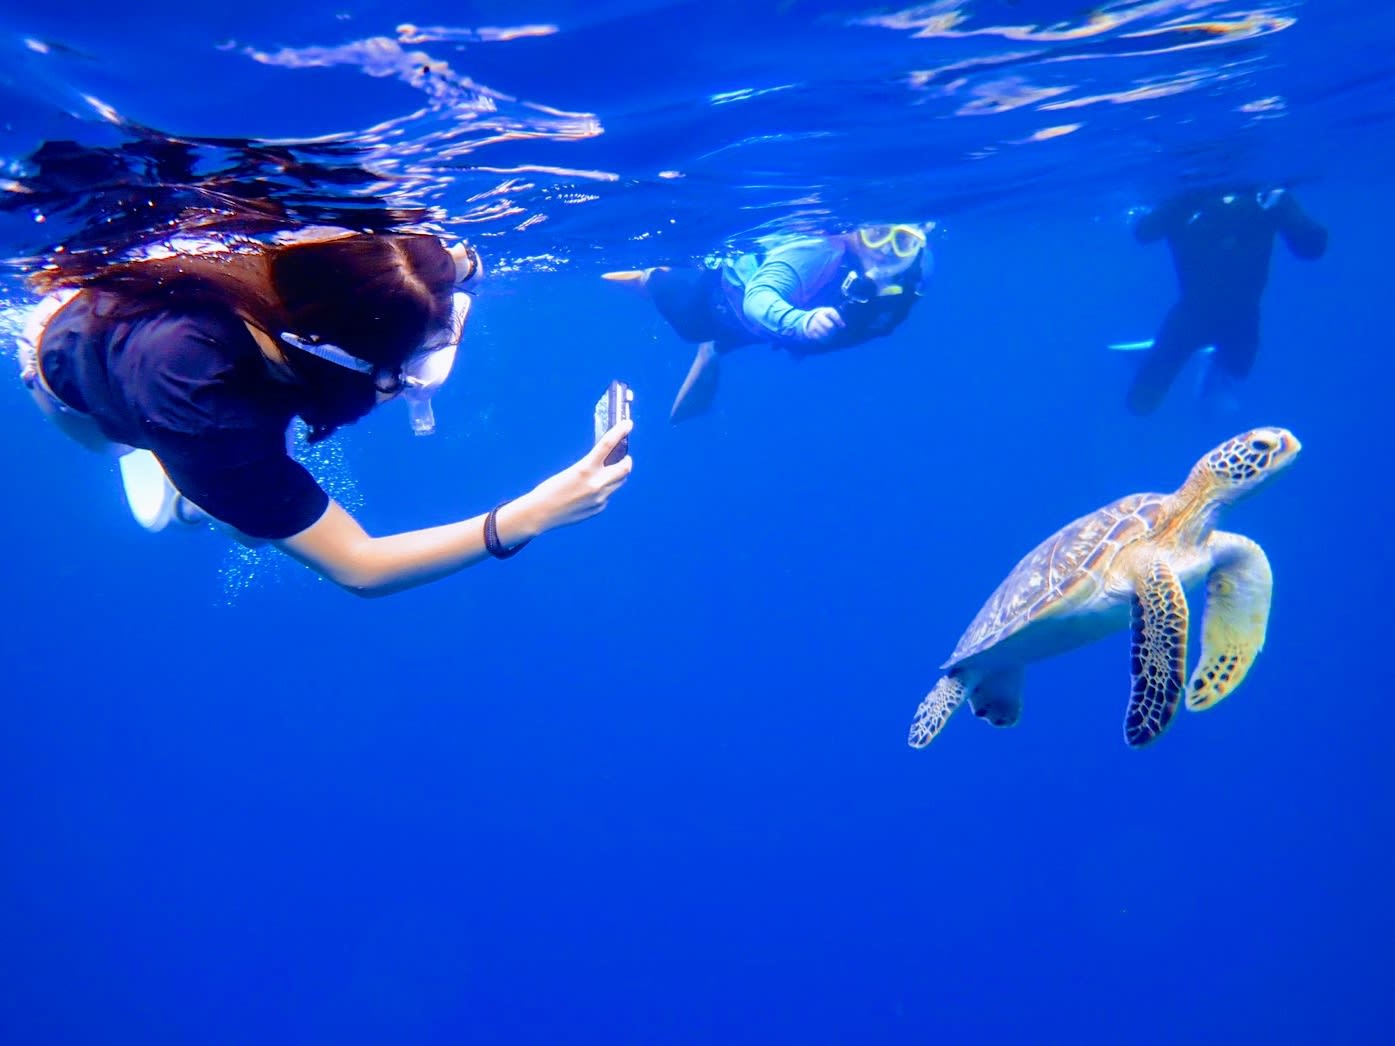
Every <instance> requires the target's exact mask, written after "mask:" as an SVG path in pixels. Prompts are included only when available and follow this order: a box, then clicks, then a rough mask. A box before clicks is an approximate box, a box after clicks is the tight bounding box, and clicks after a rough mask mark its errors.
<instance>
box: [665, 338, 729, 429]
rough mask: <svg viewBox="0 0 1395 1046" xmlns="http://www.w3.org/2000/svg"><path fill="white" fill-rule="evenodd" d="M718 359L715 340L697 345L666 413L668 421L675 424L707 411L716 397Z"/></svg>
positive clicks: (718, 369)
mask: <svg viewBox="0 0 1395 1046" xmlns="http://www.w3.org/2000/svg"><path fill="white" fill-rule="evenodd" d="M718 360H719V357H718V355H717V346H716V343H715V342H710V341H705V342H703V343H702V344H701V345H699V346H698V350H697V355H696V356H694V357H693V365H692V366H691V367H689V368H688V376H687V377H686V378H684V379H683V387H682V388H680V389H679V390H678V395H677V396H676V397H675V398H674V401H673V409H672V410H670V411H669V414H668V419H669V421H671V422H673V423H674V424H675V425H676V424H678V423H679V422H680V421H687V420H688V419H689V418H696V417H697V416H698V415H700V414H706V413H707V411H708V409H709V408H710V407H711V406H712V401H713V400H714V399H716V397H717V379H718V378H720V377H721V368H720V364H719V362H718Z"/></svg>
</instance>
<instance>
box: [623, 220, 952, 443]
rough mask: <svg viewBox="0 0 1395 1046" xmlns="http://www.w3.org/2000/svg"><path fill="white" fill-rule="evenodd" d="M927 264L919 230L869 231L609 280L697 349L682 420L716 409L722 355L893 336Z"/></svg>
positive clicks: (680, 406) (801, 352) (802, 350)
mask: <svg viewBox="0 0 1395 1046" xmlns="http://www.w3.org/2000/svg"><path fill="white" fill-rule="evenodd" d="M932 268H933V259H932V257H931V254H930V248H929V246H928V245H927V244H926V241H925V227H924V226H920V225H869V226H864V227H863V228H861V229H858V230H856V231H854V232H849V233H840V234H837V235H833V236H820V237H809V238H803V239H798V240H793V241H790V242H787V243H784V244H781V245H780V246H778V247H775V248H774V249H772V250H771V251H770V252H769V253H767V254H765V255H764V256H760V255H754V254H746V255H742V256H741V257H739V258H737V259H735V260H734V261H723V262H721V263H720V264H718V265H716V266H715V267H713V266H709V267H706V268H700V269H699V268H693V269H671V268H655V269H646V270H639V271H633V272H612V273H606V276H605V278H606V279H608V280H613V281H616V282H622V283H628V284H631V285H633V286H635V287H637V288H639V289H642V290H643V291H644V292H645V293H646V294H647V295H648V296H649V299H650V300H651V301H653V303H654V305H655V306H656V307H657V308H658V310H659V312H660V313H662V315H663V317H664V319H665V320H667V321H668V323H669V326H671V327H672V328H673V329H674V331H675V332H677V334H678V335H679V337H681V338H683V339H684V340H685V341H691V342H697V343H698V350H697V356H696V357H695V358H694V360H693V365H692V367H691V369H690V370H689V371H688V376H687V378H686V380H685V381H684V382H683V386H682V388H680V389H679V391H678V396H677V398H676V399H675V400H674V402H673V409H672V411H671V413H670V418H671V419H672V420H673V421H675V422H679V421H684V420H686V419H688V418H692V417H696V416H698V415H699V414H702V413H704V412H705V411H706V410H707V409H708V408H709V407H710V406H711V405H712V401H713V399H714V397H715V396H716V394H717V379H718V373H719V369H718V368H719V362H718V361H719V360H720V358H721V356H722V355H723V354H725V353H727V352H730V351H731V350H732V349H735V348H740V347H741V346H743V345H754V344H758V343H761V342H766V343H769V344H772V345H774V346H775V347H776V348H781V349H785V350H787V351H788V352H790V353H791V354H793V355H795V356H797V357H799V356H806V355H811V354H814V353H821V352H831V351H833V350H835V349H843V348H848V347H850V346H853V345H860V344H862V343H863V342H865V341H868V340H869V339H871V338H877V337H881V336H883V335H886V334H890V333H891V332H892V331H893V330H895V329H896V328H897V327H898V326H900V325H901V323H902V322H903V321H904V320H905V319H906V317H907V316H908V315H909V314H910V311H911V308H912V307H913V306H914V305H915V303H916V301H917V299H918V298H919V297H920V293H921V288H922V285H923V284H924V282H925V281H926V280H927V279H928V278H929V276H930V274H931V271H932Z"/></svg>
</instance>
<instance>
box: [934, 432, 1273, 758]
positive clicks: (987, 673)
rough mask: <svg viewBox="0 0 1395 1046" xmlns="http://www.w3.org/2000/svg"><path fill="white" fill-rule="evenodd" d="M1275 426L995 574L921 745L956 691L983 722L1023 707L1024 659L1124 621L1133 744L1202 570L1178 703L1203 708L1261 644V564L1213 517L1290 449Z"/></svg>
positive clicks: (1172, 661)
mask: <svg viewBox="0 0 1395 1046" xmlns="http://www.w3.org/2000/svg"><path fill="white" fill-rule="evenodd" d="M1299 449H1300V444H1299V442H1298V440H1297V439H1296V438H1295V437H1294V435H1293V433H1291V432H1289V431H1288V430H1286V429H1277V428H1261V429H1254V430H1252V431H1250V432H1246V433H1243V434H1241V435H1239V436H1236V437H1234V438H1233V439H1229V440H1226V441H1225V442H1224V443H1222V444H1221V445H1220V446H1219V447H1217V448H1216V449H1215V450H1213V451H1211V452H1210V453H1209V454H1207V455H1206V456H1205V457H1203V458H1202V459H1201V460H1200V461H1198V462H1197V463H1196V466H1195V467H1194V468H1193V469H1192V471H1191V474H1190V475H1188V476H1187V481H1186V482H1185V483H1183V484H1182V487H1181V489H1180V490H1178V491H1177V493H1175V494H1132V495H1130V496H1129V497H1126V498H1121V499H1120V500H1118V501H1116V502H1114V503H1113V504H1112V505H1106V506H1105V507H1104V508H1102V509H1099V510H1098V511H1095V512H1092V513H1090V514H1089V515H1088V516H1082V517H1081V518H1080V519H1077V520H1076V521H1075V522H1074V523H1071V524H1069V525H1068V526H1066V527H1063V528H1062V529H1061V530H1059V531H1057V532H1056V533H1055V534H1053V535H1052V536H1051V537H1049V538H1047V539H1046V540H1045V541H1043V542H1042V543H1041V544H1040V545H1038V546H1037V547H1036V548H1035V549H1033V550H1032V552H1030V553H1029V554H1028V555H1027V557H1026V558H1025V559H1023V560H1022V562H1020V563H1018V564H1017V568H1016V569H1015V570H1013V572H1012V573H1011V574H1009V575H1008V577H1007V580H1006V581H1004V582H1003V583H1002V584H1001V585H999V586H998V590H997V591H996V592H994V593H993V595H992V597H991V598H990V599H989V600H988V602H987V603H986V604H984V607H983V609H982V610H980V611H979V612H978V617H976V618H974V621H973V624H971V625H970V626H969V628H968V631H966V632H965V633H964V635H963V638H961V639H960V640H959V645H958V646H957V647H956V648H955V651H954V654H953V655H952V656H951V657H950V659H949V660H948V661H946V662H945V663H944V665H943V666H942V667H943V668H944V669H946V670H947V671H946V674H945V675H943V676H941V677H940V680H939V682H937V683H936V684H935V687H934V689H933V690H931V691H930V693H929V694H928V695H926V698H925V700H924V701H922V702H921V703H920V707H919V708H918V709H917V710H916V714H915V720H914V721H913V722H912V723H911V733H910V744H911V747H913V748H923V747H925V746H926V745H927V744H929V743H930V741H931V740H932V739H933V738H934V736H935V735H936V734H937V733H939V732H940V729H941V728H942V727H943V726H944V725H945V723H946V721H948V719H949V717H950V714H951V713H952V712H953V711H954V710H955V708H957V707H958V706H959V704H960V702H961V701H963V700H964V699H965V698H968V699H969V704H970V705H971V706H972V707H973V710H974V713H975V714H976V715H978V716H980V717H982V718H985V719H987V720H988V721H989V722H991V723H993V724H994V725H995V726H1011V725H1012V724H1013V723H1015V722H1017V718H1018V715H1019V714H1020V713H1021V711H1022V675H1023V670H1024V668H1025V667H1026V665H1027V664H1028V663H1030V662H1032V661H1039V660H1041V659H1043V658H1047V657H1051V656H1052V655H1053V654H1059V653H1062V652H1064V651H1066V650H1070V649H1073V648H1074V647H1078V646H1083V645H1084V644H1086V643H1090V642H1093V641H1094V640H1096V639H1100V638H1101V637H1103V636H1106V635H1108V634H1109V633H1111V632H1115V631H1118V630H1119V629H1121V628H1123V627H1124V625H1125V624H1127V623H1128V622H1129V621H1130V620H1132V625H1133V644H1132V654H1133V663H1132V668H1133V690H1132V693H1131V695H1130V697H1129V708H1128V713H1127V715H1126V716H1125V718H1124V739H1125V740H1126V741H1127V742H1128V743H1129V744H1130V745H1133V746H1135V747H1137V746H1141V745H1146V744H1148V743H1149V742H1150V741H1153V740H1154V739H1156V738H1157V737H1158V735H1160V734H1161V733H1162V732H1163V729H1164V728H1165V727H1166V726H1167V724H1168V722H1169V721H1170V720H1171V719H1172V715H1173V713H1174V712H1176V711H1177V702H1178V699H1179V698H1180V697H1181V696H1182V689H1183V688H1182V677H1183V673H1184V672H1185V670H1186V663H1187V597H1186V594H1185V589H1186V588H1187V587H1189V586H1191V585H1193V584H1195V583H1198V582H1200V581H1201V580H1202V579H1203V578H1205V580H1206V612H1205V615H1204V617H1203V619H1202V629H1201V660H1200V661H1199V662H1198V663H1197V666H1196V670H1195V671H1194V672H1193V673H1192V676H1191V681H1190V683H1188V685H1187V687H1186V696H1187V707H1188V708H1189V709H1192V710H1193V711H1197V710H1200V709H1203V708H1210V707H1211V706H1212V705H1214V704H1216V703H1217V702H1218V701H1220V700H1221V698H1223V697H1225V696H1226V695H1227V694H1229V693H1230V692H1231V691H1232V690H1234V689H1235V688H1236V687H1237V686H1239V685H1240V682H1241V681H1242V680H1243V679H1244V678H1245V673H1246V672H1248V671H1249V669H1250V665H1251V664H1253V662H1254V659H1255V655H1256V654H1258V653H1259V651H1260V648H1261V647H1262V646H1263V645H1264V632H1265V628H1266V626H1267V625H1268V621H1269V596H1270V592H1271V590H1272V588H1273V575H1272V573H1271V572H1270V570H1269V560H1268V558H1267V557H1266V556H1265V555H1264V550H1263V549H1262V548H1260V547H1259V546H1258V545H1257V544H1255V543H1254V542H1253V541H1251V540H1250V539H1249V538H1247V537H1242V536H1241V535H1239V534H1229V533H1226V532H1225V531H1222V530H1216V529H1215V526H1216V520H1217V516H1218V515H1219V514H1220V510H1221V509H1223V508H1224V507H1225V506H1227V505H1229V504H1230V503H1232V502H1234V501H1238V500H1239V499H1240V498H1242V497H1244V496H1245V495H1247V494H1249V493H1251V492H1253V491H1254V490H1256V489H1258V488H1259V487H1260V486H1261V485H1262V484H1263V483H1265V482H1266V481H1267V480H1269V479H1270V478H1271V477H1273V476H1275V475H1276V474H1278V473H1279V472H1281V471H1283V470H1284V469H1285V468H1287V467H1288V466H1289V465H1290V464H1292V462H1293V460H1294V459H1295V458H1296V457H1297V456H1298V451H1299Z"/></svg>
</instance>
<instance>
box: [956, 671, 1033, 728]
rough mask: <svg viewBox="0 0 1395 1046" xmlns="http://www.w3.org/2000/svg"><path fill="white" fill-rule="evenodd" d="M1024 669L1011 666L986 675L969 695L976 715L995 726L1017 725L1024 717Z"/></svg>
mask: <svg viewBox="0 0 1395 1046" xmlns="http://www.w3.org/2000/svg"><path fill="white" fill-rule="evenodd" d="M1022 676H1023V669H1021V668H1009V669H1006V670H1004V671H1002V672H994V673H993V674H992V675H990V676H984V677H983V681H982V682H980V683H979V684H978V686H976V687H974V692H973V693H972V694H970V695H969V704H970V705H971V706H972V707H973V710H974V715H976V716H978V717H979V718H980V719H984V720H987V721H988V722H990V723H992V724H993V725H994V726H1015V725H1017V720H1018V719H1020V718H1022Z"/></svg>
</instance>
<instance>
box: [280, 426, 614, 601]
mask: <svg viewBox="0 0 1395 1046" xmlns="http://www.w3.org/2000/svg"><path fill="white" fill-rule="evenodd" d="M633 427H634V423H633V422H631V421H624V422H621V423H620V424H618V425H616V426H615V427H614V428H612V429H611V430H610V431H609V432H607V433H606V434H605V436H603V437H602V438H601V440H600V442H598V443H597V444H596V445H595V446H594V447H593V448H592V449H591V451H590V452H589V453H588V454H587V455H586V456H585V457H584V458H582V459H581V460H580V461H578V462H577V463H576V464H575V465H572V466H571V467H570V468H567V469H564V470H563V471H561V472H559V473H557V475H555V476H552V477H550V478H549V479H546V480H543V482H541V483H539V484H538V485H537V486H536V487H534V488H533V489H532V490H530V491H529V492H528V493H527V494H524V495H522V496H521V497H519V498H516V499H514V500H513V501H510V502H509V503H508V504H507V505H504V506H503V507H502V508H500V509H499V511H498V513H497V514H496V516H495V520H496V523H497V525H498V532H499V541H500V543H501V544H502V545H503V546H504V547H505V548H511V547H513V546H515V545H518V544H520V543H521V542H524V541H528V540H530V539H531V538H534V537H537V536H538V535H539V534H545V533H546V532H547V531H549V530H555V529H556V528H558V527H565V526H568V525H570V524H572V523H580V522H581V521H582V520H584V519H589V518H591V517H592V516H594V515H596V514H597V513H598V512H600V511H601V510H602V509H604V508H605V506H606V502H607V501H609V500H610V497H611V495H612V494H614V493H615V492H616V491H617V490H619V489H620V487H621V485H622V484H623V483H624V482H625V480H626V479H627V478H628V477H629V475H630V470H631V468H633V466H634V462H633V460H632V459H631V458H630V457H629V456H626V457H624V458H622V459H621V460H620V461H617V462H616V463H615V464H614V465H606V464H605V457H606V455H607V454H609V453H610V452H611V450H613V449H614V448H615V446H616V445H617V444H618V443H619V442H620V440H621V439H623V438H624V437H625V436H626V435H628V434H629V432H630V430H631V429H632V428H633ZM484 523H485V515H479V516H475V517H473V518H471V519H466V520H461V521H460V522H458V523H447V524H445V525H443V526H439V527H427V528H425V529H423V530H410V531H406V532H404V533H401V534H392V535H389V536H387V537H376V538H375V537H371V536H370V535H369V534H367V533H366V532H365V531H364V529H363V528H362V527H361V526H359V524H358V522H357V521H356V520H355V519H354V518H353V516H351V515H349V513H348V512H346V511H345V510H344V508H343V507H342V506H340V505H338V504H337V503H335V502H333V501H331V502H330V504H329V507H328V508H327V509H326V510H325V512H324V514H323V515H322V516H321V517H320V518H319V519H318V520H316V521H315V522H314V523H313V524H311V525H310V526H309V527H307V528H306V529H305V530H302V531H301V532H300V533H299V534H295V535H292V536H291V537H288V538H284V539H282V540H279V541H276V542H274V544H275V545H276V547H277V548H279V549H281V550H282V551H284V552H286V553H287V554H288V555H290V556H292V557H294V558H295V559H298V560H300V562H302V563H304V564H305V565H306V566H308V567H310V569H312V570H314V571H316V572H317V573H319V574H320V575H322V576H323V577H326V578H328V579H329V580H330V581H333V582H334V583H335V584H337V585H339V586H341V587H342V588H344V589H347V590H348V591H350V592H352V593H354V594H355V595H360V596H386V595H390V594H392V593H393V592H400V591H402V590H403V589H407V588H415V587H416V586H417V585H425V584H427V583H429V582H431V581H436V580H438V579H440V578H443V577H446V576H448V575H450V574H454V573H455V572H456V571H458V570H463V569H464V568H465V567H468V566H471V565H473V564H475V563H478V562H479V561H480V560H482V559H485V558H487V557H488V555H489V551H488V549H487V548H486V547H485V542H484Z"/></svg>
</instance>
